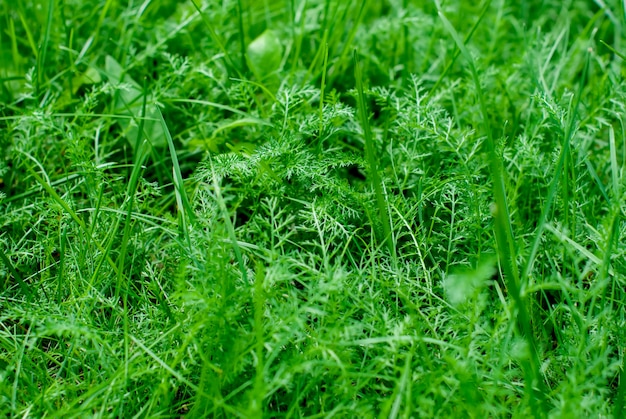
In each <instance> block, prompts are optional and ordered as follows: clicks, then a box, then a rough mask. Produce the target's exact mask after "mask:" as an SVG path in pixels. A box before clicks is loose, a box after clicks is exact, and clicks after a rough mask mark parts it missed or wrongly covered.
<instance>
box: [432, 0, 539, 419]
mask: <svg viewBox="0 0 626 419" xmlns="http://www.w3.org/2000/svg"><path fill="white" fill-rule="evenodd" d="M436 4H437V9H438V14H439V18H440V19H441V21H442V22H443V25H444V27H445V28H446V30H447V31H448V32H449V33H450V35H451V36H452V38H453V39H454V42H456V44H457V46H458V48H459V50H460V51H461V54H463V57H464V58H465V60H466V61H467V64H468V65H469V67H470V71H471V74H472V78H473V81H474V84H475V86H476V94H477V96H478V101H479V105H480V111H481V114H482V118H483V130H484V131H485V135H486V145H487V153H488V156H489V166H490V167H489V168H490V172H491V180H492V183H493V194H494V197H495V201H496V202H495V203H496V208H495V214H494V217H495V233H496V243H497V250H498V256H499V259H500V263H501V265H502V269H503V271H504V274H505V277H506V278H505V279H506V284H507V288H508V290H509V295H511V296H512V298H513V303H514V304H515V306H516V308H517V322H516V324H517V328H518V331H519V332H520V333H521V335H522V336H523V338H524V339H525V341H526V344H527V345H528V349H529V351H530V357H529V361H530V364H529V365H528V363H527V362H526V361H522V362H521V364H522V367H523V369H524V371H525V375H526V381H527V385H526V389H527V392H528V395H529V397H530V401H531V403H532V404H536V402H537V401H538V402H539V403H538V406H534V411H535V414H536V416H538V417H543V416H544V415H545V413H544V412H547V411H548V410H547V405H546V400H545V394H547V391H546V389H545V384H544V381H543V377H542V375H541V372H540V369H539V368H540V362H539V355H538V353H537V345H536V342H535V338H534V335H533V332H532V327H531V324H530V317H529V314H528V310H527V308H526V305H525V302H524V299H523V298H522V295H521V289H520V283H519V272H518V270H517V267H516V265H515V260H516V249H515V239H514V237H513V228H512V225H511V217H510V214H509V209H508V204H507V201H506V191H505V187H504V167H503V165H502V160H501V158H500V156H499V155H498V153H497V150H496V144H495V141H494V139H493V134H492V131H491V125H490V123H489V118H490V116H489V112H488V111H487V104H486V102H485V98H484V97H483V91H482V88H481V85H480V79H479V77H478V72H477V70H476V66H475V65H474V59H473V58H472V56H471V54H470V52H469V51H468V50H467V48H466V47H465V44H464V43H463V41H462V40H461V38H460V36H459V34H458V33H457V31H456V29H454V27H453V26H452V24H451V23H450V21H449V20H448V19H447V18H446V16H445V15H444V13H443V11H442V10H441V5H440V4H439V2H438V1H436ZM535 386H536V387H535Z"/></svg>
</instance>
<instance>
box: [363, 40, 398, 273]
mask: <svg viewBox="0 0 626 419" xmlns="http://www.w3.org/2000/svg"><path fill="white" fill-rule="evenodd" d="M354 78H355V79H356V90H357V105H358V108H359V109H358V111H359V117H360V119H361V125H362V128H363V137H364V139H365V155H366V158H367V163H368V166H369V167H368V170H369V176H370V182H371V184H372V187H373V188H374V193H375V195H376V202H377V204H378V220H379V222H380V223H381V224H382V227H383V240H382V241H383V242H385V243H386V244H387V249H388V250H389V254H390V255H392V257H393V260H394V261H395V260H396V247H395V246H394V243H393V236H392V234H391V224H390V219H389V213H388V209H387V201H386V199H385V195H384V194H383V184H382V180H381V178H380V174H379V173H378V158H377V156H376V147H375V145H374V139H373V138H372V131H371V129H370V123H369V115H368V110H367V105H366V104H365V95H364V93H363V76H362V74H361V65H360V64H359V57H358V55H357V51H356V50H355V51H354Z"/></svg>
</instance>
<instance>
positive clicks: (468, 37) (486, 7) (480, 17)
mask: <svg viewBox="0 0 626 419" xmlns="http://www.w3.org/2000/svg"><path fill="white" fill-rule="evenodd" d="M490 5H491V0H488V1H486V2H485V5H484V6H483V8H482V10H481V11H480V15H478V19H476V22H474V25H473V26H472V28H471V29H470V31H469V32H468V33H467V35H465V38H464V39H463V44H467V43H468V42H469V41H470V40H471V39H472V36H474V32H476V29H477V28H478V25H480V22H482V20H483V18H484V17H485V14H486V13H487V10H489V6H490ZM460 54H461V50H460V49H459V48H458V47H457V50H456V51H455V52H454V55H453V56H452V59H451V60H450V62H449V63H448V64H447V65H446V67H445V68H444V69H443V71H442V72H441V75H440V76H439V78H438V79H437V81H436V82H435V84H434V86H433V87H432V88H430V90H428V93H427V94H426V100H428V99H430V97H431V96H432V95H433V93H435V92H436V91H437V88H438V87H439V85H441V83H442V82H443V80H444V79H445V78H446V76H447V75H448V72H449V71H450V69H451V68H452V66H453V65H454V63H455V62H456V59H457V58H458V57H459V55H460Z"/></svg>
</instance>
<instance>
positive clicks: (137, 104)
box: [104, 55, 167, 148]
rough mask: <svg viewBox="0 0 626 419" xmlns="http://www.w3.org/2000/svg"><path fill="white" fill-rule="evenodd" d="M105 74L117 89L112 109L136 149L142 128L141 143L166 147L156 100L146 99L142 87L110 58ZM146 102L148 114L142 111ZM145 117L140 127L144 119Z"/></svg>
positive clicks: (107, 60) (108, 56) (107, 59)
mask: <svg viewBox="0 0 626 419" xmlns="http://www.w3.org/2000/svg"><path fill="white" fill-rule="evenodd" d="M104 74H105V75H106V76H107V78H108V79H109V82H110V83H111V84H112V85H113V86H114V87H116V88H117V91H116V92H115V97H114V99H113V109H114V112H115V113H116V114H117V115H120V116H122V117H121V118H118V120H117V122H118V124H120V126H121V127H122V129H123V130H124V135H125V136H126V139H127V140H128V142H129V143H130V145H131V146H132V147H133V148H135V147H136V142H137V140H138V138H140V137H139V128H140V127H142V126H143V135H142V136H141V140H140V141H142V140H143V139H145V140H147V141H148V142H149V143H150V144H151V145H152V146H153V147H157V148H163V147H165V145H166V144H167V142H166V139H165V132H164V131H163V127H162V126H161V123H160V119H159V110H158V108H157V105H156V103H155V102H154V100H153V98H152V97H150V96H148V97H146V98H144V93H143V92H142V89H141V87H140V86H139V84H138V83H137V82H136V81H135V80H133V79H132V78H131V77H130V76H128V75H127V74H126V73H125V71H124V69H122V66H121V65H120V64H119V63H118V62H117V61H116V60H115V59H114V58H113V57H111V56H110V55H107V57H106V60H105V67H104ZM144 101H145V102H146V108H145V111H144V109H143V104H144ZM142 117H143V118H144V122H143V124H141V121H140V120H141V118H142Z"/></svg>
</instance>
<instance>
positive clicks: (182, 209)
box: [155, 106, 196, 255]
mask: <svg viewBox="0 0 626 419" xmlns="http://www.w3.org/2000/svg"><path fill="white" fill-rule="evenodd" d="M155 109H156V113H157V118H158V120H159V122H160V123H161V126H162V127H163V132H164V134H165V139H166V141H167V146H168V148H169V150H170V157H171V159H172V175H173V181H174V191H175V194H176V203H177V204H178V211H179V222H180V223H181V224H180V226H179V227H180V228H181V233H182V234H183V238H184V240H185V243H187V245H188V246H189V250H190V251H191V249H192V247H191V238H190V237H189V225H188V221H187V220H189V222H190V223H191V224H195V223H196V217H195V214H194V212H193V208H192V207H191V204H190V203H189V198H188V197H187V193H186V192H185V183H184V180H183V175H182V173H181V171H180V165H179V164H178V156H177V154H176V147H175V146H174V140H173V139H172V135H171V134H170V130H169V128H168V127H167V124H166V123H165V119H164V118H163V114H162V113H161V109H159V107H158V106H156V107H155ZM191 254H192V253H190V255H191Z"/></svg>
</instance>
